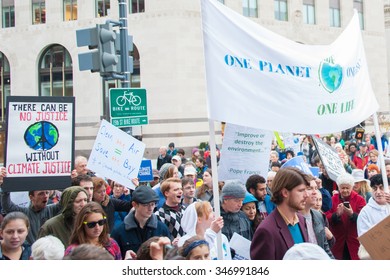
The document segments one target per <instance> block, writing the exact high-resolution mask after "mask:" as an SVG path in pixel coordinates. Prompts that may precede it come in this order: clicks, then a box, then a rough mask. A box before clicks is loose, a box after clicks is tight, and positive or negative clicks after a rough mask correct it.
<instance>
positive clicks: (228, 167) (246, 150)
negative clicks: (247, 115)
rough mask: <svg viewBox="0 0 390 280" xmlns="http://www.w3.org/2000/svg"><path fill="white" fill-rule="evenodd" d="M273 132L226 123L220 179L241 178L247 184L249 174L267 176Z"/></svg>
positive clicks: (220, 162)
mask: <svg viewBox="0 0 390 280" xmlns="http://www.w3.org/2000/svg"><path fill="white" fill-rule="evenodd" d="M272 137H273V133H272V132H271V131H267V130H261V129H255V128H250V127H244V126H239V125H234V124H226V127H225V134H224V137H223V143H222V149H221V159H220V161H219V166H218V178H219V180H221V181H223V180H230V179H239V180H240V181H241V182H242V183H244V184H245V182H246V180H247V179H248V177H249V176H251V175H253V174H258V175H261V176H263V177H265V178H266V177H267V172H268V164H269V154H270V151H271V142H272Z"/></svg>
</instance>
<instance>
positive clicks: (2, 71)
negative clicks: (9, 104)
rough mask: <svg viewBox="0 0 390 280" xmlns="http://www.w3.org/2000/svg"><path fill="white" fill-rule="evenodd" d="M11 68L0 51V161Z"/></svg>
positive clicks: (9, 91)
mask: <svg viewBox="0 0 390 280" xmlns="http://www.w3.org/2000/svg"><path fill="white" fill-rule="evenodd" d="M10 93H11V70H10V66H9V62H8V59H7V57H6V56H5V55H4V54H3V53H2V52H0V98H1V100H0V106H1V107H0V118H1V119H0V162H2V163H3V162H4V147H5V117H6V115H5V114H6V112H5V109H6V108H5V107H6V98H7V96H10V95H11V94H10Z"/></svg>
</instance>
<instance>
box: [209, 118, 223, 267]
mask: <svg viewBox="0 0 390 280" xmlns="http://www.w3.org/2000/svg"><path fill="white" fill-rule="evenodd" d="M209 128H210V140H209V146H210V157H211V158H210V159H211V170H212V172H213V177H212V178H213V196H214V199H213V202H214V213H215V218H217V217H219V216H221V209H220V204H219V187H218V168H217V149H216V144H215V128H214V121H213V120H211V119H209ZM217 248H218V250H217V253H218V260H222V259H223V256H222V235H221V230H220V231H219V232H218V234H217Z"/></svg>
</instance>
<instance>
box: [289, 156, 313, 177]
mask: <svg viewBox="0 0 390 280" xmlns="http://www.w3.org/2000/svg"><path fill="white" fill-rule="evenodd" d="M286 167H296V168H298V169H299V170H301V171H302V172H303V173H305V174H309V175H313V173H312V172H311V170H310V167H309V165H308V164H307V163H306V162H305V160H304V159H303V156H296V157H293V158H292V159H289V160H288V161H286V162H285V163H284V164H283V165H282V167H281V168H286Z"/></svg>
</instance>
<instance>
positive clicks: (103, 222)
mask: <svg viewBox="0 0 390 280" xmlns="http://www.w3.org/2000/svg"><path fill="white" fill-rule="evenodd" d="M83 223H84V225H87V227H88V228H94V227H96V224H98V225H99V226H102V225H105V224H106V223H107V219H106V217H103V219H101V220H99V221H97V222H89V223H88V222H83Z"/></svg>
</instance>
